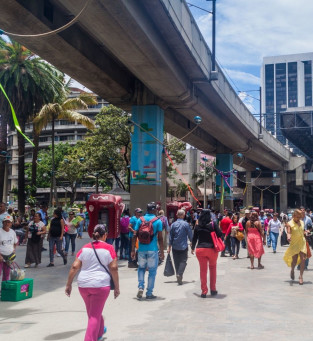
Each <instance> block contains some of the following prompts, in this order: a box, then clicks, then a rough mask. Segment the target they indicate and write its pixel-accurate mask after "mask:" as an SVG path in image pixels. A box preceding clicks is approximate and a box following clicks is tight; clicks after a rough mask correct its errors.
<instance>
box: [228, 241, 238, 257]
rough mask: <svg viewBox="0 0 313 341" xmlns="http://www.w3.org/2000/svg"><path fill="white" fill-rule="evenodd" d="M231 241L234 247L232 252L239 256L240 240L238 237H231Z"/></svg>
mask: <svg viewBox="0 0 313 341" xmlns="http://www.w3.org/2000/svg"><path fill="white" fill-rule="evenodd" d="M230 238H231V239H230V241H231V248H232V254H233V256H238V255H239V250H240V241H239V240H238V239H237V238H236V237H230Z"/></svg>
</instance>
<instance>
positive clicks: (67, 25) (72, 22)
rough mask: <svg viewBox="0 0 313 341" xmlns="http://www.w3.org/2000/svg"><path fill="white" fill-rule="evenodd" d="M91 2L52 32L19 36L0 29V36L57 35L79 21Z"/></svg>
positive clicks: (19, 35) (21, 35)
mask: <svg viewBox="0 0 313 341" xmlns="http://www.w3.org/2000/svg"><path fill="white" fill-rule="evenodd" d="M90 2H91V0H87V1H86V3H85V5H84V7H83V8H82V9H81V11H80V12H79V13H78V14H77V15H76V17H75V18H74V19H72V20H71V21H70V22H68V23H67V24H65V25H64V26H62V27H59V28H57V29H55V30H53V31H49V32H44V33H38V34H19V33H12V32H7V31H5V30H1V29H0V35H2V34H5V35H8V36H11V37H19V38H39V37H48V36H50V35H53V34H57V33H59V32H62V31H64V30H66V29H67V28H69V27H70V26H72V25H73V24H75V22H76V21H77V20H78V19H79V17H80V16H81V15H82V13H83V12H84V11H85V9H86V8H87V6H88V5H89V3H90Z"/></svg>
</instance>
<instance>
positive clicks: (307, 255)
mask: <svg viewBox="0 0 313 341" xmlns="http://www.w3.org/2000/svg"><path fill="white" fill-rule="evenodd" d="M306 250H307V251H306V258H311V257H312V253H311V250H310V245H309V242H308V241H306Z"/></svg>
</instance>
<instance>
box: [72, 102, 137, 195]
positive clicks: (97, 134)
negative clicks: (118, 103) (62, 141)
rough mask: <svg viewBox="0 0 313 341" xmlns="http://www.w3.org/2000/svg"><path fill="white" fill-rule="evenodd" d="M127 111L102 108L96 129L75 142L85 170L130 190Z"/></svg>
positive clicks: (129, 143) (129, 147)
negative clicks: (83, 138) (78, 141)
mask: <svg viewBox="0 0 313 341" xmlns="http://www.w3.org/2000/svg"><path fill="white" fill-rule="evenodd" d="M128 118H129V117H128V114H127V113H126V112H124V111H123V110H122V109H119V108H116V107H115V106H113V105H109V106H107V107H104V108H103V109H102V110H101V112H100V113H99V114H98V115H97V116H96V129H94V130H92V131H91V132H89V133H88V136H87V137H86V138H85V140H84V141H81V142H80V143H78V144H77V147H78V148H80V156H81V157H83V158H84V160H85V161H84V163H85V169H86V172H88V173H92V174H95V173H99V175H100V176H101V179H102V180H103V181H104V182H107V183H108V182H112V179H114V180H115V181H116V182H117V184H118V186H119V187H121V188H123V189H124V190H128V189H129V182H130V169H129V165H130V149H131V137H130V133H131V127H130V125H129V124H128Z"/></svg>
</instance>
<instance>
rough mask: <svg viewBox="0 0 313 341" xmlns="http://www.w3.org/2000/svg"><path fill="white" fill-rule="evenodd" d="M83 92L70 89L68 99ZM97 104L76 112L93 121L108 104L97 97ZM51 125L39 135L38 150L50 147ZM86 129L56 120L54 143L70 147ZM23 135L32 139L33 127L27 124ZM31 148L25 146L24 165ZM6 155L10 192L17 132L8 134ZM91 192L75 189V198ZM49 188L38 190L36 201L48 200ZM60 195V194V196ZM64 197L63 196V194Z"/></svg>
mask: <svg viewBox="0 0 313 341" xmlns="http://www.w3.org/2000/svg"><path fill="white" fill-rule="evenodd" d="M82 92H83V91H82V90H81V89H78V88H71V92H70V94H69V97H70V98H74V97H78V96H79V94H80V93H82ZM97 101H98V104H96V105H93V106H89V107H88V110H77V111H78V112H79V113H81V114H83V115H86V116H88V117H90V118H91V119H94V118H95V117H96V115H97V114H98V113H99V112H100V110H101V108H102V107H104V106H106V105H108V102H106V101H105V100H103V99H101V98H100V97H97ZM51 128H52V127H51V123H49V124H48V125H47V127H46V128H45V129H43V130H42V131H41V133H40V137H39V148H40V149H44V148H48V147H49V146H50V145H51V141H52V130H51ZM86 132H87V129H86V127H85V126H83V125H81V124H79V123H77V122H69V121H66V120H58V121H56V122H55V138H54V140H55V143H59V142H64V143H65V142H67V143H69V144H70V145H75V144H76V143H77V142H78V141H80V140H82V139H83V138H84V135H85V134H86ZM25 133H26V135H27V136H29V137H30V138H32V134H33V126H32V123H28V124H27V125H26V128H25ZM32 150H33V147H32V146H31V144H30V143H26V144H25V163H30V162H32V156H33V153H32ZM8 154H9V156H10V157H11V160H10V162H9V165H8V186H7V187H8V188H7V190H8V192H10V191H11V190H12V189H13V188H17V178H18V169H17V168H18V146H17V132H16V130H10V131H9V132H8ZM62 191H63V192H64V191H65V189H64V188H63V189H62V188H58V192H62ZM90 191H92V188H83V187H80V188H78V189H77V197H78V200H79V199H80V200H83V198H84V197H85V194H86V193H88V192H90ZM49 192H50V189H49V188H38V190H37V194H38V199H40V200H47V199H48V198H49ZM60 195H62V194H60ZM63 195H64V194H63Z"/></svg>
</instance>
